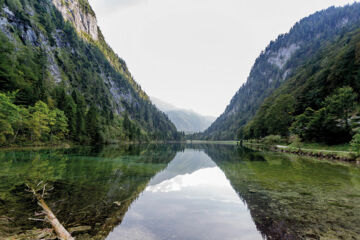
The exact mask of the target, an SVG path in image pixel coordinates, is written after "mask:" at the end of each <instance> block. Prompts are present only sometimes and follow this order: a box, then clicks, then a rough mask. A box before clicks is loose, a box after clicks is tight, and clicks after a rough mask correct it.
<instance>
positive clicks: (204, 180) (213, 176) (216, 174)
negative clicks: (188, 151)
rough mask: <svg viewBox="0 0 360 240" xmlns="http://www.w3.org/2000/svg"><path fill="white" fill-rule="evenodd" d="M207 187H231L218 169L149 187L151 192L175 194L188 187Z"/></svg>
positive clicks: (186, 175)
mask: <svg viewBox="0 0 360 240" xmlns="http://www.w3.org/2000/svg"><path fill="white" fill-rule="evenodd" d="M201 185H207V186H209V185H210V186H211V187H226V186H228V185H229V183H228V181H227V179H226V177H225V175H224V173H223V172H222V171H221V170H220V169H219V168H218V167H213V168H204V169H200V170H198V171H195V172H193V173H191V174H185V175H178V176H176V177H174V178H171V179H168V180H165V181H163V182H161V183H159V184H156V185H152V186H148V187H147V188H146V191H150V192H175V191H181V190H182V189H183V188H186V187H196V186H201Z"/></svg>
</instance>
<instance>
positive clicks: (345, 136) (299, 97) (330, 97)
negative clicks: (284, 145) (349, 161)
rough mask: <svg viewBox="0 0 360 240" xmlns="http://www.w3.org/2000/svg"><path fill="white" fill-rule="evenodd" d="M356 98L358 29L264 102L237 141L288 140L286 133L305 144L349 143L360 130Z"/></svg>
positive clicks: (359, 54)
mask: <svg viewBox="0 0 360 240" xmlns="http://www.w3.org/2000/svg"><path fill="white" fill-rule="evenodd" d="M359 94H360V27H359V28H358V29H356V30H355V31H353V32H349V33H346V34H344V35H343V36H341V37H339V38H338V39H336V40H335V41H334V42H333V43H330V44H328V45H324V46H323V47H321V49H320V50H319V51H318V53H317V54H316V55H315V56H313V57H312V58H310V59H309V60H308V62H307V63H306V64H304V65H303V66H301V67H299V68H298V70H297V73H296V74H295V75H294V76H293V77H292V78H290V79H289V80H288V81H287V82H286V83H284V84H283V85H282V86H281V87H279V88H278V89H277V90H276V91H275V92H274V93H273V94H271V95H270V96H269V97H268V98H267V99H265V101H264V102H263V103H262V105H261V107H260V108H259V110H258V112H257V113H256V115H255V117H254V118H253V120H252V121H250V122H249V123H248V124H247V125H245V127H244V128H243V129H242V131H240V133H241V134H240V135H241V137H243V138H259V137H263V136H266V135H270V134H272V135H275V134H277V135H283V136H287V135H288V134H289V132H290V130H291V132H292V133H293V134H297V135H299V136H300V137H301V139H302V140H305V141H317V142H327V143H330V144H331V143H342V142H348V141H349V140H350V139H351V135H353V132H354V129H356V128H358V127H359V118H360V117H359V116H356V115H357V114H358V113H359V101H358V99H359V98H358V96H359ZM284 99H287V100H286V101H284ZM274 110H275V111H274ZM284 110H285V111H284ZM290 127H291V128H290Z"/></svg>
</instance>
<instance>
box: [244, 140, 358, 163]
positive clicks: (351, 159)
mask: <svg viewBox="0 0 360 240" xmlns="http://www.w3.org/2000/svg"><path fill="white" fill-rule="evenodd" d="M243 146H245V147H249V148H250V149H253V148H252V147H255V146H256V147H257V148H255V150H266V151H271V152H278V153H286V154H294V155H298V156H305V157H313V158H317V159H328V160H335V161H341V162H347V163H355V164H360V159H359V157H356V156H355V153H354V152H351V151H336V150H326V149H309V148H294V147H290V146H284V145H270V146H267V145H265V144H260V143H248V142H243Z"/></svg>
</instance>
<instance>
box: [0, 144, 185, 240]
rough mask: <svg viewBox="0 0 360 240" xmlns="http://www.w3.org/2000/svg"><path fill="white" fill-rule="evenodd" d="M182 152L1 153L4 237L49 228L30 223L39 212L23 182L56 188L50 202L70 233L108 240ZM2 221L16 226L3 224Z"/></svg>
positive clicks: (0, 198) (149, 149)
mask: <svg viewBox="0 0 360 240" xmlns="http://www.w3.org/2000/svg"><path fill="white" fill-rule="evenodd" d="M180 149H181V148H180V147H179V146H177V145H167V146H165V145H161V146H135V145H131V146H124V147H117V148H113V147H110V148H105V149H97V150H94V149H93V148H79V149H70V150H55V151H48V150H43V151H39V152H31V151H29V152H15V153H12V152H8V153H5V154H2V155H0V161H1V163H2V168H1V169H0V178H1V181H0V216H1V217H0V238H1V239H3V237H10V236H14V235H17V234H20V233H23V232H24V230H28V229H33V228H34V227H35V228H45V227H48V225H47V224H43V223H38V222H33V221H29V220H28V218H29V217H34V212H35V211H39V209H38V207H37V206H36V203H35V202H34V201H32V196H31V195H30V194H26V193H25V191H24V189H25V186H24V180H26V179H29V180H33V181H34V182H36V181H40V180H44V181H46V182H47V183H48V184H49V185H52V186H54V190H53V191H51V192H50V195H49V197H48V198H47V199H46V201H47V203H48V205H49V206H50V208H52V209H53V210H54V212H55V213H56V215H57V217H58V218H59V220H60V221H62V222H63V223H64V225H65V227H66V228H71V227H75V226H90V227H91V230H90V231H89V232H87V233H86V234H84V233H82V235H84V236H82V235H80V236H77V237H79V238H80V239H96V240H97V239H104V238H105V237H106V236H107V235H108V234H109V232H110V231H111V230H112V229H113V228H114V227H115V226H116V225H118V224H120V223H121V221H122V219H123V217H124V215H125V213H126V212H127V209H128V207H129V206H130V204H131V203H132V202H133V201H134V200H135V199H136V198H137V197H138V195H139V194H140V193H141V192H142V191H143V190H144V189H145V187H146V185H147V184H148V182H149V180H150V179H151V178H152V177H153V176H154V175H155V174H156V173H157V172H159V171H161V170H162V169H164V168H165V167H166V166H167V164H168V163H169V162H170V161H171V160H172V159H173V158H174V157H175V153H176V152H177V151H178V150H180ZM114 202H116V204H115V203H114ZM3 217H4V219H7V218H9V219H12V221H9V222H8V223H6V224H5V225H3V221H2V220H1V219H2V218H3ZM88 234H90V235H88ZM75 235H76V234H75ZM10 239H13V238H11V237H10Z"/></svg>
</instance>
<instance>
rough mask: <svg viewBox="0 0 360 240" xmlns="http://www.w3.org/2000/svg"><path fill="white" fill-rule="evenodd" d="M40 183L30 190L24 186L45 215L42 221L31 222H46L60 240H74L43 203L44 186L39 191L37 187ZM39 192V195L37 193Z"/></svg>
mask: <svg viewBox="0 0 360 240" xmlns="http://www.w3.org/2000/svg"><path fill="white" fill-rule="evenodd" d="M40 184H41V182H40V183H39V184H38V185H37V186H36V188H31V187H29V185H27V184H26V186H27V187H28V190H27V191H28V192H31V193H33V194H34V196H35V197H36V199H37V201H38V205H39V206H40V207H41V208H42V209H43V214H44V215H45V218H44V219H34V218H32V219H31V220H37V221H38V220H39V221H48V222H49V223H50V224H51V226H52V227H53V229H54V231H55V233H56V235H57V237H58V238H59V239H60V240H75V239H74V238H73V237H72V236H71V234H70V233H69V232H68V231H67V230H66V229H65V227H64V226H63V225H62V224H61V223H60V222H59V220H58V219H57V218H56V216H55V214H54V213H53V212H52V211H51V209H50V208H49V207H48V205H47V204H46V203H45V201H44V196H45V195H46V184H44V185H43V187H42V188H40V189H39V185H40ZM39 191H41V194H40V193H39Z"/></svg>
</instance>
